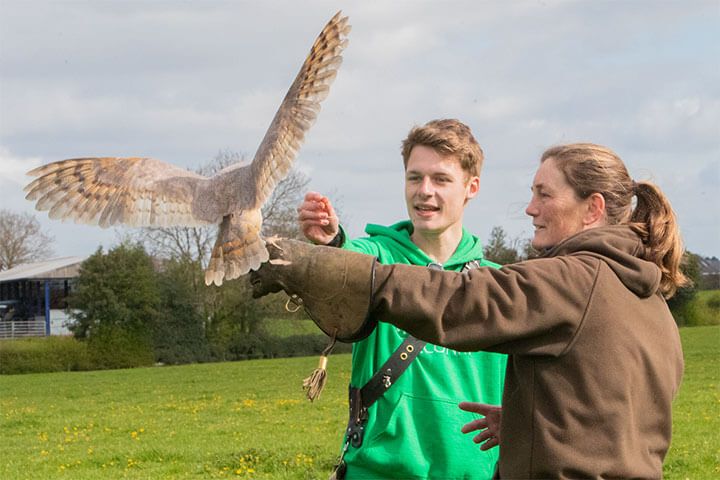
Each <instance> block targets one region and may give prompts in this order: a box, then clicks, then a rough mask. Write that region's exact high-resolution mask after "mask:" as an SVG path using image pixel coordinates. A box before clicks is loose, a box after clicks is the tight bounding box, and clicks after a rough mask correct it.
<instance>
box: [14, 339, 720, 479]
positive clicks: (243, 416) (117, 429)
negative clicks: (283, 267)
mask: <svg viewBox="0 0 720 480" xmlns="http://www.w3.org/2000/svg"><path fill="white" fill-rule="evenodd" d="M681 333H682V336H683V342H684V346H685V357H686V372H685V378H684V381H683V385H682V388H681V391H680V394H679V397H678V399H677V401H676V404H675V412H674V438H673V445H672V448H671V450H670V453H669V455H668V458H667V461H666V478H669V479H685V478H689V479H696V478H709V477H713V476H715V477H717V476H718V475H720V434H719V433H718V432H720V378H719V377H720V327H696V328H686V329H682V330H681ZM316 363H317V359H316V358H311V357H307V358H293V359H277V360H254V361H247V362H235V363H216V364H205V365H190V366H182V367H162V368H142V369H134V370H115V371H102V372H69V373H51V374H31V375H12V376H0V432H2V439H3V445H2V447H1V449H0V452H2V455H0V478H2V479H26V478H38V479H47V478H67V479H89V478H92V479H95V478H102V479H115V478H133V479H145V478H147V479H157V478H164V479H165V478H167V479H170V478H178V479H180V478H183V479H186V478H257V479H268V478H278V479H313V478H326V477H327V474H328V473H329V471H330V468H331V466H332V463H333V461H334V457H335V454H336V452H337V450H338V448H339V442H340V436H341V432H342V430H343V428H344V423H345V418H346V408H347V403H346V400H345V395H346V385H347V382H348V380H349V368H350V357H349V355H333V356H331V358H330V366H329V382H328V385H327V387H326V389H325V391H324V392H323V395H322V397H321V398H320V399H319V400H318V401H316V402H315V403H313V404H311V403H309V402H308V401H307V400H305V399H304V397H303V394H302V390H301V388H300V384H301V381H302V379H303V378H304V377H305V376H306V375H308V374H309V373H310V372H311V371H312V369H313V368H314V367H315V365H316Z"/></svg>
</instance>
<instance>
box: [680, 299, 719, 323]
mask: <svg viewBox="0 0 720 480" xmlns="http://www.w3.org/2000/svg"><path fill="white" fill-rule="evenodd" d="M679 314H680V316H681V317H682V319H683V321H684V323H682V325H686V326H688V327H700V326H705V325H720V290H701V291H699V292H697V293H696V294H695V296H694V297H693V298H692V300H690V301H689V302H688V303H687V304H686V305H685V307H684V308H683V309H682V310H681V312H679Z"/></svg>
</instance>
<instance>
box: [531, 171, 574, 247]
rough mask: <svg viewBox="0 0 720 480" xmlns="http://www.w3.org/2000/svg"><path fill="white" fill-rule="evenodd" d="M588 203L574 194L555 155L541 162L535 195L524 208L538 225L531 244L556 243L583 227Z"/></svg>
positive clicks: (534, 187) (534, 184) (533, 194)
mask: <svg viewBox="0 0 720 480" xmlns="http://www.w3.org/2000/svg"><path fill="white" fill-rule="evenodd" d="M587 203H588V202H587V201H585V200H582V199H580V198H578V197H577V195H575V191H574V190H573V189H572V187H571V186H570V184H568V183H567V180H565V175H564V174H563V172H562V171H560V169H559V168H558V167H557V165H556V164H555V159H554V158H548V159H547V160H545V161H544V162H542V163H541V164H540V168H538V171H537V173H536V174H535V178H534V180H533V186H532V199H531V200H530V203H529V204H528V206H527V208H526V209H525V213H527V214H528V215H530V216H531V217H532V219H533V226H534V227H535V236H534V237H533V239H532V246H533V247H534V248H536V249H538V250H542V249H546V248H549V247H553V246H555V245H557V244H558V243H560V242H562V241H563V240H565V239H566V238H568V237H570V236H572V235H574V234H576V233H578V232H581V231H582V230H584V228H585V224H584V222H583V218H584V217H585V214H586V212H587Z"/></svg>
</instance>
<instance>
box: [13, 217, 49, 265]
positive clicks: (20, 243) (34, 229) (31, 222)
mask: <svg viewBox="0 0 720 480" xmlns="http://www.w3.org/2000/svg"><path fill="white" fill-rule="evenodd" d="M52 242H53V237H51V236H50V235H48V234H46V233H45V232H43V231H42V229H41V227H40V222H38V221H37V219H36V218H35V217H34V216H32V215H30V214H29V213H15V212H11V211H10V210H5V209H2V210H0V271H1V270H7V269H9V268H13V267H15V266H17V265H20V264H22V263H28V262H33V261H37V260H43V259H45V258H48V257H49V256H51V255H52V254H53V251H52V247H51V245H50V244H51V243H52Z"/></svg>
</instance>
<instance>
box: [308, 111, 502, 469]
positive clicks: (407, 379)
mask: <svg viewBox="0 0 720 480" xmlns="http://www.w3.org/2000/svg"><path fill="white" fill-rule="evenodd" d="M402 156H403V160H404V162H405V201H406V203H407V210H408V215H409V217H410V219H409V220H406V221H403V222H400V223H396V224H395V225H391V226H389V227H384V226H380V225H373V224H369V225H368V226H367V228H366V230H365V231H366V233H367V234H368V235H369V236H368V237H367V238H360V239H355V240H347V239H346V238H345V234H344V231H343V229H342V228H341V227H340V225H339V222H338V218H337V215H336V214H335V211H334V209H333V207H332V205H331V203H330V201H329V200H328V199H327V198H326V197H324V196H322V195H320V194H318V193H315V192H310V193H308V194H307V195H306V196H305V201H304V202H303V204H302V205H301V206H300V207H299V208H298V213H299V222H300V226H301V228H302V231H303V233H304V234H305V236H306V237H307V238H308V239H309V240H311V241H312V242H314V243H316V244H322V245H333V246H339V247H342V248H346V249H349V250H354V251H357V252H361V253H367V254H370V255H374V256H376V257H378V259H379V261H380V262H381V263H385V264H392V263H405V264H413V265H424V266H428V267H430V268H444V269H446V270H457V271H459V270H462V269H468V268H475V267H477V266H486V265H491V266H497V265H495V264H492V263H491V262H488V261H486V260H484V259H483V252H482V246H481V244H480V241H479V240H478V239H477V237H475V236H473V235H470V234H469V233H468V232H467V231H466V230H465V229H464V228H463V223H462V221H463V213H464V210H465V205H466V204H467V202H468V201H469V200H470V199H471V198H473V197H475V196H476V195H477V193H478V190H479V188H480V177H479V175H480V168H481V167H482V161H483V152H482V150H481V148H480V146H479V145H478V143H477V141H476V140H475V138H473V136H472V133H471V131H470V129H469V128H468V127H467V126H466V125H464V124H463V123H461V122H459V121H458V120H434V121H431V122H428V123H427V124H425V125H424V126H422V127H415V128H413V129H412V130H411V131H410V133H409V134H408V137H407V138H406V139H405V140H404V141H403V144H402ZM407 338H408V334H407V333H406V332H404V331H402V330H400V329H398V328H396V327H394V326H392V325H389V324H386V323H382V322H381V323H379V324H378V326H377V328H376V329H375V330H374V331H373V332H372V334H371V335H370V336H369V337H367V338H366V339H364V340H362V341H360V342H358V343H355V344H354V345H353V354H352V376H351V380H350V392H351V393H350V395H351V398H350V404H351V410H352V412H351V417H352V418H351V422H350V424H349V427H350V431H349V432H347V433H348V434H347V435H346V436H345V441H344V442H343V450H344V451H345V453H344V458H343V462H344V465H343V467H341V468H340V469H339V470H338V472H337V476H338V477H342V476H343V475H345V476H346V478H348V479H356V478H402V479H406V478H416V479H417V478H436V479H450V478H464V479H469V478H474V479H483V478H491V477H492V474H493V471H494V469H495V464H496V462H497V449H494V450H490V451H480V450H479V449H478V447H477V446H476V445H474V444H473V443H472V441H470V440H469V439H467V438H464V437H463V435H462V433H461V432H460V429H461V428H462V426H463V425H464V424H465V423H467V422H469V421H472V420H473V416H472V414H470V413H467V412H463V411H461V410H460V409H459V408H458V406H457V405H458V403H459V402H460V401H466V400H469V401H474V402H482V403H487V404H494V405H499V404H500V400H501V397H502V389H503V382H504V377H505V364H506V357H505V356H504V355H500V354H494V353H486V352H475V353H468V352H457V351H454V350H450V349H447V348H444V347H439V346H436V345H431V344H422V343H420V344H417V343H410V344H409V345H411V347H410V348H411V350H407V348H408V343H407V340H406V339H407ZM412 340H414V339H413V338H412V337H410V341H411V342H412ZM399 347H401V348H402V349H405V351H412V349H413V348H417V352H419V354H418V355H417V357H415V358H414V359H412V358H411V359H410V360H409V363H408V366H407V370H405V371H404V372H403V373H401V374H400V375H399V376H393V375H397V374H393V375H387V378H385V379H384V378H382V377H383V374H384V373H386V372H387V370H388V369H390V370H397V369H398V363H402V362H403V361H402V360H391V362H393V361H394V362H395V363H390V364H387V363H386V362H388V361H389V359H391V357H398V356H399V355H401V353H402V352H398V348H399ZM417 352H415V353H417ZM406 360H407V357H406ZM379 371H380V373H379V374H378V372H379ZM387 373H390V372H387ZM376 374H377V375H376ZM373 377H374V380H373V381H371V379H373ZM368 382H370V384H371V386H369V387H367V388H364V389H363V387H364V386H366V385H367V384H368ZM373 382H374V383H373ZM373 385H374V386H373ZM380 385H382V386H380ZM360 391H362V392H363V393H362V394H360V393H359V392H360ZM378 392H379V393H378ZM361 397H363V398H364V399H365V400H367V399H368V398H377V400H375V401H374V402H373V403H372V404H371V405H369V406H367V409H366V411H363V409H362V407H363V405H364V404H363V398H361ZM475 418H476V417H475Z"/></svg>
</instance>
